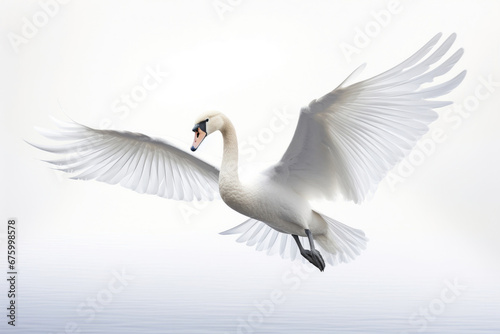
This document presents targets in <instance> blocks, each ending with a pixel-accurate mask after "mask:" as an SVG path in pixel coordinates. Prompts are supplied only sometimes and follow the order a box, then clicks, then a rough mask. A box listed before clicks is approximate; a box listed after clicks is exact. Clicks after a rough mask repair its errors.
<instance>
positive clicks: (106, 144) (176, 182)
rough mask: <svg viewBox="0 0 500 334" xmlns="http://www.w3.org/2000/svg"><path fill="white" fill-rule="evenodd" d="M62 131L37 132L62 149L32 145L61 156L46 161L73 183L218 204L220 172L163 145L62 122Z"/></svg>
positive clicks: (147, 138)
mask: <svg viewBox="0 0 500 334" xmlns="http://www.w3.org/2000/svg"><path fill="white" fill-rule="evenodd" d="M55 122H56V123H57V124H58V127H59V131H57V132H49V131H47V130H42V129H38V131H39V132H40V133H42V134H43V135H44V136H45V137H47V138H49V139H54V140H57V141H60V142H64V143H63V144H61V145H59V146H53V147H49V146H41V145H33V144H31V145H33V146H35V147H37V148H39V149H41V150H44V151H48V152H52V153H55V154H58V155H59V156H60V158H59V159H57V160H50V161H47V162H49V163H51V164H52V165H54V166H55V167H56V169H58V170H62V171H64V172H67V173H76V175H75V176H73V177H72V178H74V179H84V180H90V179H95V180H97V181H103V182H107V183H110V184H117V183H119V184H120V185H122V186H124V187H127V188H130V189H132V190H135V191H137V192H139V193H148V194H154V195H158V196H161V197H166V198H172V199H176V200H186V201H191V200H193V199H197V200H213V199H214V198H219V186H218V182H219V170H218V169H217V168H216V167H214V166H212V165H210V164H208V163H206V162H204V161H202V160H200V159H198V158H196V157H194V156H193V155H192V154H190V153H188V152H186V151H184V150H182V149H180V148H177V147H176V146H174V145H173V144H171V143H168V142H167V141H165V140H161V139H154V138H150V137H148V136H145V135H142V134H138V133H132V132H120V131H111V130H96V129H92V128H89V127H86V126H83V125H80V124H77V123H69V122H60V121H56V120H55Z"/></svg>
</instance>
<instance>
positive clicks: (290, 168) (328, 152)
mask: <svg viewBox="0 0 500 334" xmlns="http://www.w3.org/2000/svg"><path fill="white" fill-rule="evenodd" d="M440 36H441V34H438V35H436V36H435V37H434V38H433V39H432V40H431V41H429V42H428V43H427V44H426V45H425V46H424V47H422V48H421V49H420V50H419V51H417V52H416V53H415V54H414V55H413V56H411V57H410V58H408V59H407V60H406V61H404V62H402V63H401V64H399V65H398V66H396V67H394V68H392V69H390V70H388V71H386V72H384V73H382V74H380V75H377V76H375V77H373V78H371V79H368V80H365V81H361V82H359V83H355V84H353V85H350V86H347V87H344V86H343V84H344V83H345V82H346V81H347V79H346V81H344V83H343V84H341V85H340V86H339V87H338V88H336V89H335V90H333V91H332V92H330V93H329V94H327V95H325V96H323V97H322V98H320V99H317V100H314V101H312V102H311V103H310V104H309V106H308V107H306V108H303V109H302V110H301V113H300V118H299V122H298V125H297V129H296V131H295V134H294V137H293V139H292V141H291V143H290V146H289V147H288V149H287V151H286V152H285V154H284V155H283V157H282V158H281V161H279V162H278V163H277V164H276V165H275V166H273V167H271V168H270V169H269V170H268V175H269V176H270V177H271V179H273V180H275V181H277V182H280V183H282V184H286V185H289V186H291V187H292V189H294V190H295V191H296V192H298V193H301V194H304V195H306V196H308V197H309V198H311V199H314V198H328V199H331V198H333V197H335V196H336V195H341V196H343V198H344V199H346V200H352V201H354V202H356V203H359V202H361V201H363V199H364V198H365V197H366V195H367V194H369V193H370V192H373V191H374V190H375V189H376V186H377V185H378V183H379V182H380V181H381V180H382V178H383V177H384V176H385V175H386V174H387V172H388V171H389V170H390V169H391V168H393V167H394V166H395V164H396V163H398V162H399V161H400V160H401V159H402V158H403V157H404V156H405V155H406V154H407V153H408V152H409V151H410V150H411V149H412V148H413V147H414V146H415V144H416V142H417V141H418V140H419V139H420V138H421V137H422V135H424V134H425V133H426V132H427V130H428V125H429V124H430V123H431V122H432V121H434V120H435V119H436V118H437V113H436V112H435V111H434V110H433V109H434V108H439V107H443V106H446V105H448V104H450V103H451V102H447V101H437V100H430V99H432V98H436V97H439V96H441V95H444V94H446V93H448V92H449V91H451V90H452V89H453V88H455V87H456V86H457V85H458V84H459V83H460V82H461V81H462V80H463V78H464V76H465V71H463V72H461V73H460V74H459V75H457V76H456V77H454V78H453V79H451V80H449V81H447V82H445V83H442V84H427V85H426V86H424V87H422V86H423V85H424V84H426V83H430V82H432V81H433V80H434V78H436V77H439V76H441V75H444V74H445V73H447V72H448V71H449V70H450V69H451V68H452V67H453V65H455V63H456V62H457V61H458V60H459V59H460V57H461V56H462V54H463V50H462V49H459V50H458V51H456V52H455V53H454V54H453V55H451V56H450V57H449V58H448V59H446V60H445V61H443V62H441V63H440V64H438V65H437V66H435V67H434V68H433V69H431V70H430V69H429V68H430V66H431V65H433V64H435V63H438V62H439V61H440V60H441V59H442V57H443V56H444V54H445V53H446V52H447V51H448V50H449V49H450V47H451V45H452V44H453V42H454V40H455V34H453V35H451V36H450V37H449V38H448V39H446V41H444V42H443V44H441V45H440V46H439V47H438V48H437V49H436V50H435V51H434V52H433V53H432V54H430V55H429V56H428V57H426V55H427V54H428V53H429V52H430V51H431V49H432V48H433V46H434V45H435V44H436V43H437V41H438V40H439V38H440ZM348 79H350V77H349V78H348Z"/></svg>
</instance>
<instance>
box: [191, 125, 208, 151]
mask: <svg viewBox="0 0 500 334" xmlns="http://www.w3.org/2000/svg"><path fill="white" fill-rule="evenodd" d="M193 131H194V141H193V146H191V151H193V152H194V151H196V149H197V148H198V147H199V146H200V144H201V142H202V141H203V139H205V137H206V136H207V133H206V132H205V131H203V130H202V129H200V127H198V128H196V129H195V130H193Z"/></svg>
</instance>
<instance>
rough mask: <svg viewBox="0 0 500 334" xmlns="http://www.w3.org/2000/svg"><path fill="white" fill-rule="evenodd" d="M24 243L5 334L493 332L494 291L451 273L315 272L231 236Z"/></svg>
mask: <svg viewBox="0 0 500 334" xmlns="http://www.w3.org/2000/svg"><path fill="white" fill-rule="evenodd" d="M217 237H219V236H217ZM26 239H27V238H26ZM26 239H25V240H23V243H21V245H20V247H21V249H22V251H21V254H20V256H19V267H20V269H19V282H18V286H17V289H18V299H17V304H18V308H17V319H16V323H17V326H16V327H15V328H13V327H11V326H7V324H6V320H5V316H3V317H2V318H3V319H4V320H3V321H2V322H3V323H2V324H1V325H0V329H1V332H2V333H58V334H59V333H121V334H126V333H190V334H192V333H204V334H207V333H217V334H221V333H290V334H292V333H419V332H424V333H454V334H457V333H500V314H499V310H500V298H499V296H500V294H499V292H498V289H495V285H491V286H489V285H487V284H485V285H483V284H478V283H477V282H472V281H470V280H469V281H467V280H468V279H467V278H466V277H453V276H452V275H451V274H450V275H449V276H448V277H443V276H440V275H437V276H436V277H432V275H427V276H425V275H424V276H422V277H415V278H414V279H412V280H402V279H401V277H404V273H403V274H402V275H403V276H401V275H399V276H398V275H393V274H390V273H387V274H386V273H384V271H387V269H386V268H384V267H380V268H379V269H378V270H375V271H371V270H367V269H366V267H363V266H362V265H358V266H356V265H354V264H352V265H341V266H338V267H328V268H327V270H326V271H325V272H324V273H320V272H319V271H317V270H315V269H314V268H313V269H309V268H310V267H309V266H306V267H304V266H303V265H302V264H300V263H292V262H290V261H285V260H282V259H279V258H273V257H267V256H265V255H263V254H261V253H257V252H255V251H254V250H252V249H249V248H248V249H247V248H246V247H245V246H242V245H239V244H236V243H234V240H228V241H227V243H226V240H225V241H223V243H224V244H223V245H221V247H220V249H219V248H215V249H207V250H206V251H205V252H200V250H199V249H190V248H193V247H185V249H182V247H179V245H180V244H182V242H179V243H178V244H172V243H171V242H170V243H169V240H168V239H167V240H165V238H163V237H161V236H159V237H157V238H150V239H148V240H139V239H136V238H134V236H129V237H124V236H117V237H116V238H112V237H110V236H96V237H92V236H90V237H89V236H85V237H83V236H82V237H71V238H64V237H61V236H59V237H54V238H52V239H50V238H47V237H43V238H41V239H40V240H38V241H35V240H33V239H32V240H31V242H28V241H29V240H26ZM170 241H171V240H170ZM233 243H234V245H235V246H234V247H233V248H230V249H231V250H236V251H235V252H238V251H239V253H234V252H231V251H227V250H226V247H227V245H233ZM360 261H362V260H360ZM370 268H377V266H373V267H370ZM429 277H431V278H429ZM454 280H458V283H457V284H459V285H460V286H461V287H459V288H458V290H457V291H455V292H453V291H451V290H450V289H449V287H448V285H447V284H453V282H454ZM1 287H2V290H4V291H6V285H5V284H4V285H2V286H1ZM443 291H444V292H443ZM2 295H3V293H2ZM1 300H2V303H3V304H4V305H6V303H7V298H2V299H1ZM443 300H445V301H446V302H445V301H443ZM2 309H4V310H5V308H4V307H2ZM422 310H423V311H422ZM421 311H422V312H427V313H426V315H423V314H424V313H419V312H421Z"/></svg>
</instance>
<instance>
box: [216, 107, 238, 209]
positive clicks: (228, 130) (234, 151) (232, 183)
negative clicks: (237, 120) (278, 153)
mask: <svg viewBox="0 0 500 334" xmlns="http://www.w3.org/2000/svg"><path fill="white" fill-rule="evenodd" d="M220 132H221V133H222V138H223V141H224V152H223V154H222V165H221V170H220V174H219V189H220V193H221V197H222V199H223V200H224V201H225V202H226V203H227V204H229V205H230V206H231V204H230V202H232V201H233V200H234V199H235V198H236V197H238V193H239V192H241V191H242V186H241V183H240V179H239V176H238V139H237V138H236V130H235V129H234V126H233V124H232V123H231V121H230V120H229V119H228V118H227V117H225V116H224V126H223V127H222V128H221V129H220Z"/></svg>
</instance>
